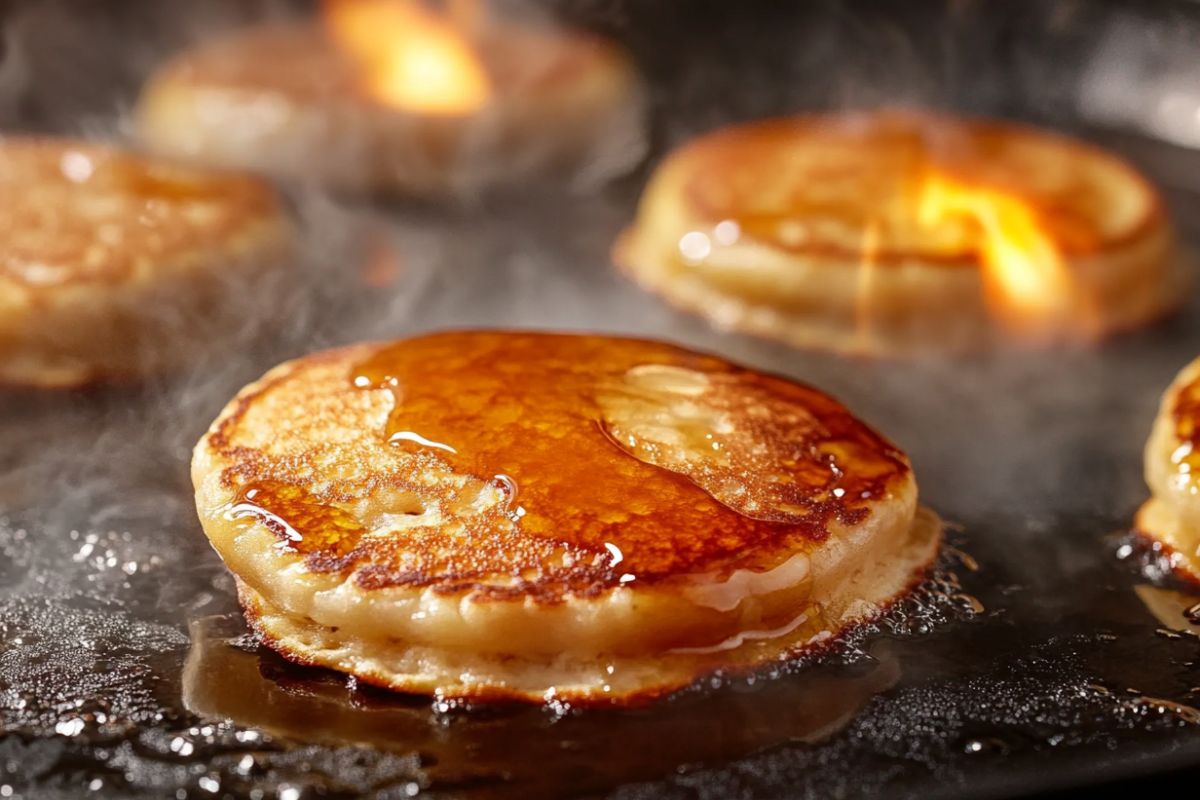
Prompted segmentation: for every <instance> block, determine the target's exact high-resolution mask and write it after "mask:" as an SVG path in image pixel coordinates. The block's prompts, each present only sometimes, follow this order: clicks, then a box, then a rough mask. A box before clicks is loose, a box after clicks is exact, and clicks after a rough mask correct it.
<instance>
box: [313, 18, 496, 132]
mask: <svg viewBox="0 0 1200 800" xmlns="http://www.w3.org/2000/svg"><path fill="white" fill-rule="evenodd" d="M458 7H459V8H460V9H463V8H464V7H463V6H461V4H460V5H459V6H458ZM324 9H325V22H326V27H327V29H328V31H329V33H330V35H331V36H332V37H333V39H334V41H335V42H336V43H337V44H338V46H339V47H340V48H341V49H342V50H343V51H344V52H345V53H346V54H347V55H348V56H349V57H350V58H351V59H352V60H353V61H354V62H355V64H356V65H357V66H358V68H359V70H360V72H361V74H362V81H363V85H362V88H363V89H364V90H365V91H366V92H367V93H368V94H370V95H371V96H372V97H373V98H374V99H376V100H378V101H379V102H381V103H384V104H385V105H388V106H392V107H393V108H397V109H401V110H404V111H416V112H421V113H426V114H446V115H458V114H469V113H471V112H473V111H476V110H478V109H479V108H481V107H482V106H483V105H484V104H485V103H486V102H487V99H488V96H489V95H490V93H491V86H490V81H489V79H488V75H487V72H486V71H485V70H484V67H483V64H482V63H481V62H480V60H479V57H478V55H477V53H476V52H475V50H474V47H473V46H472V44H471V42H470V41H469V39H468V37H467V36H466V35H465V32H464V31H465V25H464V24H463V21H462V20H460V19H458V18H457V17H462V16H466V15H468V12H469V7H466V8H465V10H461V11H460V13H459V14H457V15H453V16H452V15H441V14H438V13H435V12H434V11H432V10H430V9H428V8H426V7H425V6H423V5H422V4H420V3H417V2H413V0H327V1H326V3H325V4H324Z"/></svg>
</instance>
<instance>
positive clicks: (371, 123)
mask: <svg viewBox="0 0 1200 800" xmlns="http://www.w3.org/2000/svg"><path fill="white" fill-rule="evenodd" d="M473 36H474V38H473V42H474V44H475V46H476V49H477V50H478V53H479V56H480V58H481V59H482V60H483V66H484V67H485V69H486V72H487V74H488V75H489V76H490V78H491V95H490V97H489V98H488V99H487V101H486V102H485V103H484V104H483V106H482V107H480V108H479V109H478V110H476V111H473V112H470V113H422V112H421V111H416V110H404V109H399V108H392V107H388V106H387V105H386V104H384V103H383V102H381V101H380V100H378V99H376V98H375V97H374V96H373V95H372V94H371V93H370V92H369V91H368V90H367V89H366V88H365V83H366V81H367V79H368V78H367V76H366V75H364V74H363V72H362V67H361V65H360V64H358V63H357V62H356V61H355V60H354V59H353V58H351V57H349V56H348V55H347V53H346V52H345V51H344V50H342V49H340V48H339V46H338V45H337V44H335V43H334V41H333V40H332V39H331V37H330V35H329V34H328V33H327V32H326V31H325V30H323V29H322V28H321V26H320V25H319V24H317V23H307V24H293V25H290V26H286V25H275V26H270V27H262V28H255V29H249V30H245V31H242V32H239V33H236V34H233V35H230V36H227V37H225V38H218V39H214V40H212V41H210V42H208V43H205V44H203V45H201V46H200V47H198V48H196V49H195V50H192V51H190V52H187V53H184V54H183V55H181V56H180V57H178V58H176V59H175V60H173V61H171V62H169V63H167V64H166V65H164V66H163V67H162V69H161V70H160V71H159V72H158V73H157V74H156V75H154V77H153V78H152V79H151V81H150V82H149V83H148V84H147V86H146V87H145V90H144V91H143V94H142V97H141V99H140V101H139V103H138V107H137V110H136V120H137V129H138V132H139V135H140V137H141V139H142V141H144V142H145V143H146V144H147V145H149V146H150V147H152V148H154V149H156V150H158V151H160V152H163V153H167V154H170V155H173V156H178V157H183V158H187V159H192V160H196V161H200V162H204V163H211V164H217V165H220V166H225V167H237V168H245V169H251V170H256V171H261V172H265V173H269V174H272V175H276V176H279V177H282V178H286V179H289V180H294V181H300V182H304V183H316V184H318V185H324V186H329V187H332V188H335V189H340V190H351V191H367V192H383V193H404V194H413V195H445V194H457V193H469V192H474V191H477V190H483V189H488V188H492V187H496V186H505V185H511V184H516V183H521V182H525V181H528V180H531V179H537V178H545V177H549V176H560V177H561V176H563V175H566V176H569V177H571V178H573V179H575V180H577V181H579V182H580V183H583V184H590V183H593V182H595V181H596V180H598V179H600V178H602V177H605V176H608V175H612V174H618V173H620V172H622V171H626V170H628V169H629V168H631V167H632V166H633V165H634V164H636V163H637V162H638V161H639V160H640V159H641V156H642V155H643V153H644V151H645V144H644V141H643V131H642V124H641V113H642V112H641V106H642V103H641V97H640V94H641V92H640V88H639V83H638V79H637V77H636V75H635V73H634V72H633V69H632V67H631V66H630V64H629V63H628V60H627V59H626V57H625V56H624V55H623V54H622V53H620V52H619V51H617V50H616V49H615V48H613V47H612V46H610V45H608V44H607V43H605V42H604V41H602V40H599V39H596V38H594V37H591V36H588V35H586V34H581V33H567V32H564V31H558V30H549V29H546V30H543V29H539V28H517V27H515V26H504V25H488V26H486V27H483V28H481V29H480V30H479V31H477V32H476V33H475V34H474V35H473Z"/></svg>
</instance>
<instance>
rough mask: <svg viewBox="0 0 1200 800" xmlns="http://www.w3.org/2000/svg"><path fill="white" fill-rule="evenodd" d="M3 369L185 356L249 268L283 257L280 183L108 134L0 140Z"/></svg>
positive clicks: (137, 365)
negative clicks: (94, 140) (108, 140)
mask: <svg viewBox="0 0 1200 800" xmlns="http://www.w3.org/2000/svg"><path fill="white" fill-rule="evenodd" d="M0 237H2V238H3V240H4V247H3V252H0V381H2V382H5V383H10V384H22V385H31V386H46V387H54V386H75V385H80V384H85V383H91V382H94V381H99V380H114V379H121V378H129V377H132V376H134V375H139V374H142V373H145V372H150V371H155V370H158V369H162V368H165V367H167V366H169V365H171V364H174V363H178V362H179V361H180V360H181V359H182V358H185V357H186V353H187V352H190V350H189V348H187V347H183V346H182V345H183V344H184V343H185V342H186V340H187V339H188V338H189V336H191V335H192V334H194V331H191V330H182V329H180V320H181V319H186V318H187V317H188V315H189V313H191V314H193V315H196V314H207V313H208V311H209V310H210V309H211V308H212V307H213V306H215V305H216V304H217V303H219V302H220V298H221V296H222V294H223V292H225V291H227V285H228V283H229V282H230V281H234V280H236V276H238V275H239V274H247V273H249V272H250V271H251V270H256V269H258V268H262V267H267V266H272V265H274V264H276V263H278V262H279V260H280V258H281V256H282V255H283V254H284V253H285V252H286V251H287V248H288V242H289V238H290V237H289V226H288V223H287V219H286V216H285V215H284V213H283V211H282V208H281V207H280V205H279V203H278V201H277V200H276V198H275V195H274V194H273V193H272V192H271V191H270V189H268V188H267V187H266V186H264V185H263V184H262V183H260V182H258V181H256V180H254V179H251V178H246V177H242V176H236V175H226V174H213V173H206V172H199V171H197V170H194V169H192V168H187V167H181V166H178V165H175V164H171V163H168V162H163V161H161V160H157V159H147V158H143V157H141V156H138V155H134V154H132V153H127V152H123V151H120V150H117V149H114V148H110V147H107V146H103V145H97V144H90V143H85V142H80V141H73V140H65V139H49V138H35V137H20V136H10V137H5V138H3V139H0Z"/></svg>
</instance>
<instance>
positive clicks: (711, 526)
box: [192, 332, 940, 703]
mask: <svg viewBox="0 0 1200 800" xmlns="http://www.w3.org/2000/svg"><path fill="white" fill-rule="evenodd" d="M192 477H193V481H194V483H195V486H196V503H197V508H198V510H199V514H200V518H201V522H202V524H203V526H204V529H205V532H206V533H207V535H208V537H209V539H210V540H211V542H212V544H213V546H214V547H215V548H216V549H217V551H218V553H220V555H221V557H222V558H223V559H224V560H225V562H226V564H227V565H228V566H229V568H230V569H231V570H232V571H233V573H234V574H235V575H236V576H237V578H238V581H239V596H240V599H241V602H242V605H243V608H244V609H245V611H246V614H247V617H248V618H249V620H250V621H251V624H252V625H254V627H255V628H256V629H257V630H258V631H259V632H260V633H261V634H262V635H263V637H264V639H265V640H266V641H267V642H268V643H269V644H270V645H271V646H272V647H274V648H275V649H277V650H278V651H279V652H280V653H282V654H283V655H284V656H285V657H287V658H290V659H292V660H295V661H298V662H301V663H307V664H317V665H321V666H326V667H330V668H333V669H337V670H341V671H343V672H347V673H350V674H352V675H355V676H357V677H358V678H359V679H360V680H363V681H365V682H367V683H371V684H376V685H379V686H384V687H389V688H392V689H397V690H403V691H411V692H425V693H435V694H438V695H439V696H444V697H466V698H483V699H490V698H514V699H523V700H533V701H540V700H552V699H557V700H565V701H570V702H580V703H610V702H611V703H631V702H638V701H645V700H649V699H651V698H653V697H655V696H658V695H661V694H664V693H666V692H669V691H671V690H674V689H677V688H680V687H682V686H685V685H687V684H688V683H690V682H691V681H693V680H695V679H696V678H697V677H699V676H702V675H705V674H708V673H710V672H713V671H715V670H718V669H750V668H753V667H755V666H759V665H761V664H763V663H768V662H772V661H775V660H778V659H781V658H785V657H787V656H788V655H789V654H792V653H794V652H796V651H798V650H802V649H804V648H806V647H814V646H817V645H819V644H821V643H823V642H826V641H828V640H829V639H830V638H831V637H833V636H836V635H838V634H839V633H841V632H842V631H843V630H845V628H846V627H847V626H848V625H851V624H853V623H854V622H857V621H860V620H862V619H865V618H867V617H870V616H872V615H874V614H876V613H877V612H878V611H879V610H880V609H881V608H882V607H883V606H886V605H887V604H888V603H890V602H891V601H892V600H893V599H894V598H896V597H897V596H898V595H900V594H902V593H903V592H904V591H905V590H906V589H908V588H909V587H910V586H911V585H912V584H913V583H914V581H916V580H917V579H918V577H919V576H920V574H921V573H922V570H923V569H924V567H925V566H926V565H927V564H928V563H929V561H930V560H931V559H932V557H933V555H934V552H935V550H936V548H937V544H938V541H939V539H940V525H939V524H938V522H937V520H936V518H935V517H934V516H933V515H932V514H930V513H928V512H925V511H919V510H918V507H917V488H916V482H915V480H914V479H913V475H912V470H911V468H910V466H909V463H908V459H907V457H906V456H905V455H904V454H903V453H902V452H900V451H899V450H898V449H897V448H896V447H895V446H894V445H892V444H891V443H890V442H888V441H887V440H886V439H884V438H883V437H881V436H880V435H879V434H877V433H875V432H874V431H873V430H871V429H870V428H869V427H867V426H866V425H865V424H863V423H862V422H860V421H858V420H857V419H855V418H854V417H853V416H852V415H851V414H850V412H849V411H847V410H846V409H845V408H844V407H843V406H841V405H840V404H839V403H838V402H837V401H835V400H833V399H832V398H830V397H828V396H827V395H824V394H822V393H821V392H819V391H817V390H815V389H812V388H809V387H807V386H803V385H801V384H797V383H793V382H791V381H788V380H784V379H782V378H777V377H773V376H770V375H765V374H762V373H758V372H755V371H752V370H749V369H745V368H742V367H738V366H735V365H733V364H730V363H728V362H725V361H723V360H721V359H719V358H716V357H714V356H709V355H703V354H698V353H693V352H690V351H687V350H683V349H680V348H677V347H673V346H670V345H666V344H661V343H656V342H646V341H637V340H631V339H614V338H608V337H599V336H576V335H553V334H535V333H502V332H475V333H442V334H434V335H430V336H425V337H421V338H417V339H411V340H406V341H400V342H395V343H389V344H362V345H356V346H352V347H348V348H345V349H341V350H334V351H330V352H325V353H319V354H316V355H312V356H308V357H305V358H302V359H299V360H296V361H292V362H289V363H286V364H283V365H281V366H279V367H276V368H275V369H274V370H272V371H270V372H269V373H267V374H266V375H265V376H264V377H263V378H262V379H260V380H259V381H257V382H255V383H253V384H251V385H249V386H247V387H246V388H245V389H244V390H243V391H242V392H241V393H240V394H239V395H238V396H237V397H236V398H235V399H234V400H233V401H232V402H231V403H230V404H229V405H228V406H227V407H226V408H225V410H224V411H223V412H222V413H221V415H220V416H219V417H218V418H217V420H216V421H215V422H214V423H213V425H212V427H211V428H210V429H209V431H208V433H207V434H206V435H205V436H204V437H203V438H202V439H201V441H200V443H199V444H198V445H197V447H196V451H195V455H194V457H193V462H192Z"/></svg>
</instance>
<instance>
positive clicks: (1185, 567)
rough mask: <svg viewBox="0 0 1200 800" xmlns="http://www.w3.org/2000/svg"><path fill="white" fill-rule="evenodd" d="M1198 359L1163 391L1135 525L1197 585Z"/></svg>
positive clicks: (1199, 477)
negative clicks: (1143, 499) (1146, 493)
mask: <svg viewBox="0 0 1200 800" xmlns="http://www.w3.org/2000/svg"><path fill="white" fill-rule="evenodd" d="M1198 473H1200V359H1196V360H1195V361H1193V362H1192V363H1191V364H1188V365H1187V366H1186V367H1184V369H1183V371H1182V372H1180V373H1179V375H1178V376H1176V378H1175V380H1174V381H1173V382H1172V383H1171V385H1170V386H1169V387H1168V388H1167V391H1166V393H1165V394H1164V395H1163V399H1162V404H1161V405H1160V406H1159V410H1158V416H1157V417H1156V418H1155V420H1154V427H1153V429H1152V430H1151V433H1150V439H1149V441H1148V442H1146V484H1147V485H1148V486H1149V487H1150V493H1151V498H1150V500H1148V501H1147V502H1146V503H1145V504H1144V505H1143V506H1142V507H1141V509H1140V510H1139V511H1138V513H1137V519H1136V520H1135V523H1134V526H1135V529H1136V530H1137V531H1138V532H1139V533H1141V534H1142V535H1143V536H1146V537H1148V538H1150V539H1152V540H1153V541H1155V542H1157V543H1158V544H1159V545H1160V546H1161V547H1162V548H1163V550H1164V551H1165V552H1166V553H1167V557H1168V558H1169V560H1170V563H1171V566H1172V567H1174V569H1175V571H1176V572H1177V573H1178V574H1179V575H1180V577H1183V578H1185V579H1188V580H1190V581H1192V582H1195V583H1196V584H1197V585H1200V482H1198V481H1200V474H1198Z"/></svg>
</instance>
